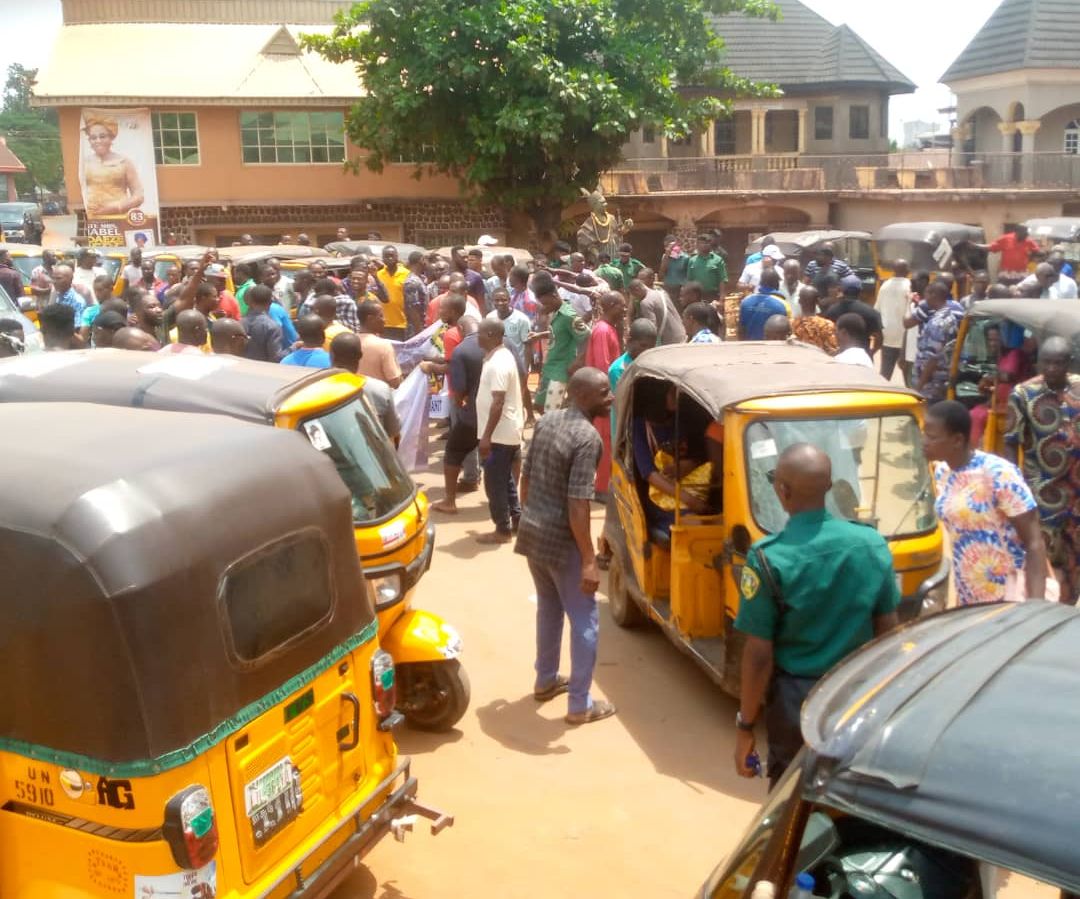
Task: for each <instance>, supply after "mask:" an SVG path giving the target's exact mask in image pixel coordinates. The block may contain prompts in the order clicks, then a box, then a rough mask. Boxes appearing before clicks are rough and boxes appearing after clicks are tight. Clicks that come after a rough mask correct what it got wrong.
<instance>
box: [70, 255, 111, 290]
mask: <svg viewBox="0 0 1080 899" xmlns="http://www.w3.org/2000/svg"><path fill="white" fill-rule="evenodd" d="M97 263H98V253H97V250H91V249H90V248H89V247H83V248H82V249H81V250H79V256H78V260H77V261H76V263H75V268H74V277H73V278H72V282H71V286H72V287H73V288H74V289H75V290H76V291H77V292H78V293H79V294H81V295H82V298H83V299H84V300H86V301H87V302H90V301H91V300H92V299H93V297H94V279H95V278H96V277H97V276H98V275H107V274H108V272H107V271H105V269H103V268H102V267H101V266H100V265H98V264H97Z"/></svg>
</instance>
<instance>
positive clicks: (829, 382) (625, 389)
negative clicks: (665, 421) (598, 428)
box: [616, 341, 914, 428]
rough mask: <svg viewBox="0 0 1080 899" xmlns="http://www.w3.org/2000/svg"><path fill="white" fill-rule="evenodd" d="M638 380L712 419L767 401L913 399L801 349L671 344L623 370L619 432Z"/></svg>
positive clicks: (863, 371) (859, 370) (877, 378)
mask: <svg viewBox="0 0 1080 899" xmlns="http://www.w3.org/2000/svg"><path fill="white" fill-rule="evenodd" d="M642 378H652V379H655V380H660V381H668V382H670V383H672V384H675V385H677V386H678V388H679V390H680V391H682V392H683V393H685V394H687V395H688V396H690V398H691V399H693V400H694V401H695V402H696V403H698V405H700V406H701V407H702V408H703V409H704V410H705V411H706V412H708V413H709V414H710V415H711V416H712V417H713V418H714V419H719V418H720V417H721V416H722V414H723V411H724V409H725V408H727V407H728V406H734V405H737V404H738V403H741V402H745V401H746V400H753V399H761V398H763V397H768V396H780V395H788V394H797V393H804V394H814V393H833V392H838V391H852V390H871V391H880V392H886V393H905V394H911V395H914V394H912V392H911V391H909V390H906V389H904V388H900V387H894V386H892V385H891V384H889V383H888V382H887V381H886V380H885V379H884V378H882V377H881V375H879V374H878V373H877V372H876V371H874V370H873V369H869V368H864V367H863V366H859V365H845V364H844V363H842V362H836V361H835V360H834V359H833V358H832V357H830V356H826V355H825V354H824V353H823V352H821V350H819V349H816V348H815V347H810V346H806V345H803V344H795V345H791V344H787V343H776V342H766V341H740V342H738V343H720V344H693V345H692V344H677V345H673V346H663V347H656V348H655V349H651V350H646V351H645V352H644V353H642V354H641V355H640V356H638V358H637V359H635V360H634V364H633V365H631V366H630V367H629V368H628V369H627V370H626V375H625V377H623V379H622V381H621V382H620V383H619V389H618V395H617V397H616V406H617V412H618V416H619V418H618V420H619V422H620V425H619V427H620V428H622V424H621V423H622V422H624V421H625V416H626V415H628V414H629V413H630V410H631V408H632V402H633V395H634V385H635V384H637V383H638V382H639V381H640V380H641V379H642Z"/></svg>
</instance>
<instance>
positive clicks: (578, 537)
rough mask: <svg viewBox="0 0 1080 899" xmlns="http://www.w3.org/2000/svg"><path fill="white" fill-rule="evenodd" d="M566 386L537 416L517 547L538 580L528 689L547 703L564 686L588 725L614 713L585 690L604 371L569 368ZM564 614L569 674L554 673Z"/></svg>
mask: <svg viewBox="0 0 1080 899" xmlns="http://www.w3.org/2000/svg"><path fill="white" fill-rule="evenodd" d="M567 393H568V395H569V398H570V404H569V406H568V407H567V408H565V409H560V410H557V411H554V412H548V413H547V414H545V415H544V416H543V418H541V419H540V422H539V424H537V426H536V431H535V432H534V434H533V440H532V445H531V446H530V448H529V454H528V455H527V456H526V457H525V464H524V467H523V469H522V472H521V504H522V513H521V522H520V524H519V530H518V539H517V546H516V547H515V551H516V552H518V553H520V554H521V555H523V556H525V557H526V558H527V559H528V560H529V573H530V574H531V575H532V579H533V583H534V584H535V586H536V683H535V686H534V689H533V695H534V696H535V697H536V699H537V700H538V701H540V702H547V701H548V700H550V699H554V698H555V697H556V696H559V695H560V694H562V693H569V713H568V714H567V716H566V722H567V723H568V724H588V723H589V722H592V721H599V720H601V719H602V718H607V717H609V716H611V715H613V714H615V707H614V706H613V705H612V704H611V703H609V702H604V701H602V700H595V701H594V700H593V699H592V697H590V695H589V687H590V686H591V684H592V674H593V668H594V667H595V665H596V644H597V639H598V634H599V627H600V617H599V611H598V609H597V605H596V588H597V587H598V586H599V583H600V571H599V569H598V568H597V565H596V553H595V550H594V548H593V541H592V534H591V529H590V508H589V503H590V502H591V500H592V499H593V491H594V484H595V482H596V466H597V465H598V464H599V462H600V454H601V451H602V449H603V445H602V443H601V440H600V435H599V434H598V433H597V431H596V428H595V427H593V424H592V422H593V419H594V418H597V417H599V416H602V415H606V414H607V412H608V410H609V409H610V408H611V402H612V395H611V388H610V386H609V385H608V378H607V375H606V374H605V373H604V372H602V371H600V370H599V369H596V368H582V369H580V370H579V371H577V372H575V373H574V375H573V377H571V378H570V381H569V383H568V385H567ZM564 616H565V617H566V618H568V619H569V620H570V678H569V680H568V679H566V678H564V677H562V676H561V675H560V674H559V655H560V650H561V647H562V629H563V618H564Z"/></svg>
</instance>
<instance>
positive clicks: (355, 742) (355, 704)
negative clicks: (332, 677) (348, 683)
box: [337, 693, 360, 752]
mask: <svg viewBox="0 0 1080 899" xmlns="http://www.w3.org/2000/svg"><path fill="white" fill-rule="evenodd" d="M341 700H342V702H346V703H348V704H349V705H351V706H352V736H351V737H350V736H347V735H346V736H345V737H344V738H343V739H340V740H338V744H337V745H338V749H339V750H340V751H341V752H348V751H349V750H350V749H355V748H356V747H357V746H359V745H360V700H359V699H357V698H356V695H355V694H353V693H342V694H341Z"/></svg>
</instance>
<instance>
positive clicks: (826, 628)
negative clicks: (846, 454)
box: [735, 443, 900, 788]
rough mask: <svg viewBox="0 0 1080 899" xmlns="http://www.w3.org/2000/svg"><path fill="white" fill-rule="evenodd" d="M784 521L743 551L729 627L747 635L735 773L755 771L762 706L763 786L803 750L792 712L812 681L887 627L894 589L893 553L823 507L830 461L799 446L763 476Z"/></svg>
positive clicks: (866, 530)
mask: <svg viewBox="0 0 1080 899" xmlns="http://www.w3.org/2000/svg"><path fill="white" fill-rule="evenodd" d="M769 477H770V480H771V481H772V482H773V489H774V490H775V491H776V495H777V497H778V498H779V500H780V504H781V505H782V506H783V507H784V510H785V511H786V512H787V514H788V515H789V516H790V518H789V519H788V522H787V524H786V525H785V526H784V528H783V530H781V531H779V532H778V533H775V534H772V535H771V536H769V537H765V538H763V539H762V540H759V541H758V542H757V543H755V544H754V546H753V547H751V549H750V552H749V554H748V555H747V559H746V564H745V565H744V566H743V572H742V579H741V582H740V585H739V593H740V594H741V595H740V603H739V614H738V616H737V617H736V619H735V627H736V629H737V630H739V631H741V632H742V633H743V634H745V635H746V646H745V648H744V649H743V657H742V687H741V694H740V703H739V711H738V714H737V715H736V716H735V726H736V728H737V732H736V739H735V770H736V772H737V773H738V774H739V775H741V776H742V777H753V776H754V774H755V772H754V771H753V770H752V768H751V766H750V765H749V764H748V763H747V759H748V756H749V755H750V754H751V753H752V752H753V751H754V726H755V724H756V723H757V719H758V716H759V714H760V713H761V709H762V706H763V705H764V707H765V730H766V733H767V735H768V739H769V761H768V776H769V786H770V788H771V787H773V786H775V785H776V782H777V781H778V780H779V779H780V776H781V775H782V774H783V773H784V771H785V770H786V768H787V767H788V765H790V764H791V762H792V760H793V759H794V758H795V755H796V754H797V753H798V751H799V749H800V748H801V747H802V744H803V740H802V732H801V731H800V728H799V711H800V709H801V708H802V703H803V700H804V699H805V698H806V696H807V694H808V693H809V692H810V690H811V688H812V687H813V686H814V684H815V683H816V682H817V680H818V679H819V678H820V677H821V676H822V675H823V674H825V672H826V671H828V670H829V669H830V668H832V667H833V666H834V665H835V664H836V663H837V662H839V661H840V660H841V659H843V658H844V657H845V656H846V655H848V654H849V653H851V652H853V651H854V650H856V649H858V648H859V647H860V646H862V645H863V644H864V643H866V642H868V641H869V640H870V639H871V638H873V637H875V636H877V635H878V634H883V633H885V632H886V631H888V630H890V629H892V628H894V627H896V625H897V615H896V607H897V606H898V605H899V603H900V590H899V588H898V587H897V584H896V577H895V575H894V573H893V563H892V555H891V554H890V553H889V547H888V544H887V543H886V542H885V539H884V538H883V537H882V536H881V535H880V534H879V533H878V532H877V531H876V530H874V529H873V528H871V527H867V526H865V525H861V524H857V523H855V522H852V521H846V520H844V519H841V518H834V517H833V516H832V515H830V514H829V513H828V512H827V511H826V510H825V494H826V493H828V492H829V490H830V489H831V488H832V464H831V462H830V461H829V457H828V456H827V455H825V453H823V452H822V451H821V450H819V449H818V448H817V447H814V446H811V445H810V444H808V443H797V444H794V445H793V446H790V447H788V448H787V449H786V450H784V452H783V453H781V455H780V458H779V460H778V461H777V466H776V470H775V471H773V472H770V473H769Z"/></svg>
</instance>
